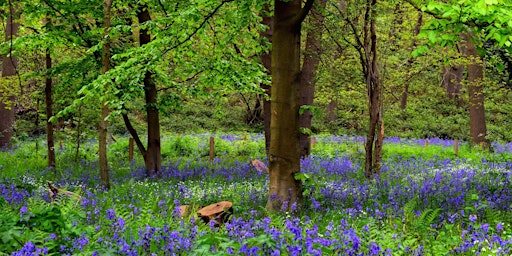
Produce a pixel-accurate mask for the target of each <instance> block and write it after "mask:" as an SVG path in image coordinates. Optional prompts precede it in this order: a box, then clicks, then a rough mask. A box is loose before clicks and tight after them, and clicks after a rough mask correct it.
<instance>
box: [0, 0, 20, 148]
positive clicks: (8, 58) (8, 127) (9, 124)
mask: <svg viewBox="0 0 512 256" xmlns="http://www.w3.org/2000/svg"><path fill="white" fill-rule="evenodd" d="M8 4H9V12H8V13H7V18H6V20H7V22H6V26H5V42H9V44H10V47H9V51H8V52H5V53H4V54H5V55H4V56H3V61H2V77H3V79H2V80H4V83H2V84H1V86H2V87H4V88H0V120H2V121H1V122H0V149H5V148H8V147H10V146H11V137H12V136H13V126H14V96H13V95H12V94H11V93H12V92H11V91H12V90H10V87H13V83H14V82H13V81H14V79H12V78H9V77H12V76H15V75H16V74H17V71H16V68H17V66H18V58H17V57H16V55H15V54H14V52H13V51H12V41H13V39H14V38H15V37H16V34H17V33H18V29H19V27H20V23H19V21H18V18H19V13H18V10H17V8H16V6H15V4H13V2H12V0H9V1H8Z"/></svg>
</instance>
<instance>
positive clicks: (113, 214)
mask: <svg viewBox="0 0 512 256" xmlns="http://www.w3.org/2000/svg"><path fill="white" fill-rule="evenodd" d="M115 218H116V212H115V211H114V209H112V208H109V209H107V219H109V220H114V219H115Z"/></svg>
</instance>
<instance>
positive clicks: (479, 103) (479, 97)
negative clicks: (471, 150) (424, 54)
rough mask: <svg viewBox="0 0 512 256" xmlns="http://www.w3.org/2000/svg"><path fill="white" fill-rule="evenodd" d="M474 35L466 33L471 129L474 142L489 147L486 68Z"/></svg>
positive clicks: (472, 141)
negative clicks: (486, 112) (485, 92)
mask: <svg viewBox="0 0 512 256" xmlns="http://www.w3.org/2000/svg"><path fill="white" fill-rule="evenodd" d="M472 36H473V35H472V34H466V35H465V38H464V39H465V40H466V56H467V57H468V58H469V62H470V63H469V64H468V92H469V126H470V127H469V128H470V129H469V130H470V135H471V143H472V144H474V145H481V146H482V147H484V148H489V141H488V140H487V126H486V122H485V108H484V92H483V79H484V68H483V64H482V59H481V58H480V55H479V54H478V52H477V49H476V47H475V44H474V43H473V41H472Z"/></svg>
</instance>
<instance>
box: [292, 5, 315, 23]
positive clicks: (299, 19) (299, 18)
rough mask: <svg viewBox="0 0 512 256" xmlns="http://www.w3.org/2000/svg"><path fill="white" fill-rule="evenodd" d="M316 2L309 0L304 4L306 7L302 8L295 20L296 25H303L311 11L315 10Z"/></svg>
mask: <svg viewBox="0 0 512 256" xmlns="http://www.w3.org/2000/svg"><path fill="white" fill-rule="evenodd" d="M314 2H315V0H307V1H306V3H305V4H304V7H302V9H301V11H300V13H299V15H298V16H297V18H296V19H295V21H294V24H297V25H299V24H300V23H302V22H303V21H304V19H306V16H308V13H309V11H310V10H311V9H312V8H313V3H314Z"/></svg>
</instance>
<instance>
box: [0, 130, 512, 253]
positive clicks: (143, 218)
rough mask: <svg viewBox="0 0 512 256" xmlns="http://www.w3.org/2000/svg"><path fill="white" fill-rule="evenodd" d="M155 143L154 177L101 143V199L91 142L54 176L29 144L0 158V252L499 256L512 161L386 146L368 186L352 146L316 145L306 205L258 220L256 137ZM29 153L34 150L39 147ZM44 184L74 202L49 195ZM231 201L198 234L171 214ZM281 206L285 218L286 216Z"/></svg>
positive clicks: (511, 245) (419, 144)
mask: <svg viewBox="0 0 512 256" xmlns="http://www.w3.org/2000/svg"><path fill="white" fill-rule="evenodd" d="M209 137H210V134H196V135H167V136H166V137H165V139H164V140H163V151H162V152H163V155H164V156H165V159H164V163H166V164H165V167H164V168H163V173H162V174H163V178H161V179H153V178H145V172H144V170H143V168H142V166H141V164H142V160H141V159H138V158H135V159H134V160H133V161H131V162H129V161H128V160H127V156H128V150H127V146H128V143H127V138H118V139H117V142H112V143H111V145H110V147H109V148H110V152H109V154H110V156H111V158H113V159H112V161H111V163H112V166H111V175H112V177H113V184H112V189H111V190H110V191H108V192H106V191H103V190H102V189H100V186H99V184H100V182H99V180H98V175H97V164H96V162H95V160H94V159H95V158H96V157H95V151H96V149H95V145H96V143H94V141H89V142H87V143H85V144H83V145H82V147H81V148H80V150H79V156H80V157H79V159H80V160H79V161H78V162H75V161H74V160H73V157H74V155H75V151H76V149H75V148H74V145H72V144H71V143H67V142H65V143H63V144H62V147H60V148H59V149H58V163H59V165H58V166H57V168H56V170H49V169H45V168H44V160H43V159H42V158H43V157H42V155H43V153H42V152H39V151H38V152H36V151H34V147H35V144H36V143H42V142H36V141H26V142H23V143H20V144H19V145H18V147H17V148H16V149H13V150H11V151H9V152H6V153H1V155H0V165H1V166H2V167H0V170H1V173H2V176H1V179H0V180H1V183H0V207H1V208H2V209H3V210H2V214H1V215H0V238H1V239H2V243H0V251H1V252H2V254H6V255H7V254H12V255H31V254H36V255H61V254H72V255H111V254H112V255H114V254H116V255H142V254H147V255H148V254H152V253H154V254H156V255H287V254H288V255H332V254H343V255H359V254H364V255H447V254H451V255H475V254H480V255H509V254H510V253H511V252H512V227H511V226H510V223H511V220H512V214H511V211H510V207H511V205H512V191H511V187H512V186H511V182H512V172H511V171H510V170H511V167H512V166H511V165H512V159H511V157H510V153H512V150H511V147H510V145H498V144H496V145H494V147H495V153H487V152H484V151H480V150H478V149H474V148H470V147H469V146H467V145H466V144H465V143H461V146H460V150H459V154H458V156H456V155H455V152H454V148H453V141H445V140H433V139H431V140H430V141H429V143H428V145H427V144H426V143H425V141H424V140H403V139H402V140H400V139H398V138H391V139H388V140H387V142H386V143H385V160H384V167H383V169H382V173H381V175H380V176H379V177H378V178H377V179H375V180H371V181H368V180H366V179H365V177H364V173H363V171H362V168H361V165H362V162H363V159H364V155H363V144H362V141H361V139H360V138H353V137H337V136H319V137H318V138H317V140H316V141H317V143H316V144H315V146H314V148H313V154H312V156H311V157H309V158H307V159H303V160H302V169H303V170H302V171H303V172H302V173H301V174H299V175H298V176H297V178H298V179H302V180H303V183H304V186H305V189H304V194H305V200H306V202H305V204H304V205H305V206H304V209H302V211H300V212H288V213H285V214H282V213H281V214H276V213H269V212H267V211H266V210H265V209H264V205H265V202H266V200H267V194H268V174H266V173H265V172H259V171H258V170H257V169H256V168H254V167H253V166H252V165H251V160H252V159H260V160H262V161H263V162H266V160H265V156H264V154H262V152H264V145H263V144H264V143H263V138H262V136H261V135H254V134H235V135H233V134H222V135H215V138H216V144H215V145H216V155H217V157H216V158H215V159H214V160H213V161H212V162H210V160H209V156H208V151H209V150H208V140H209ZM39 147H41V145H39ZM47 181H52V182H53V183H54V184H55V185H56V186H58V187H59V188H62V189H65V190H66V191H70V192H72V193H73V194H72V195H79V196H80V198H78V197H75V196H66V195H59V196H58V197H57V198H56V199H55V200H54V201H52V200H51V198H50V197H49V192H48V184H47ZM224 200H228V201H230V202H233V210H234V212H233V214H232V216H231V218H230V220H229V221H228V222H226V223H224V224H223V225H221V226H217V225H214V223H211V225H208V224H203V222H201V221H198V218H197V217H196V216H195V215H194V214H192V215H190V216H187V217H181V214H180V210H179V209H180V208H179V206H181V205H185V204H186V205H197V206H201V205H202V206H204V205H208V204H211V203H215V202H219V201H224ZM292 208H293V207H292Z"/></svg>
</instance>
